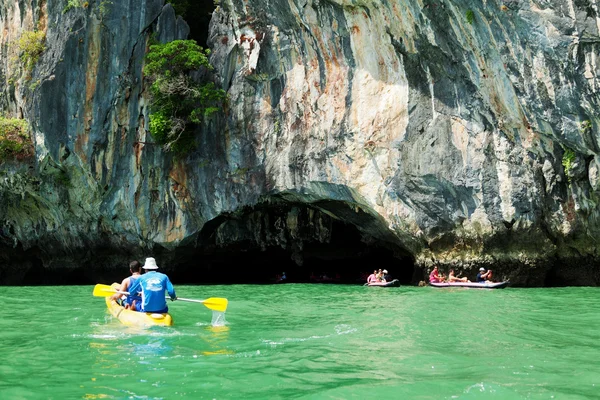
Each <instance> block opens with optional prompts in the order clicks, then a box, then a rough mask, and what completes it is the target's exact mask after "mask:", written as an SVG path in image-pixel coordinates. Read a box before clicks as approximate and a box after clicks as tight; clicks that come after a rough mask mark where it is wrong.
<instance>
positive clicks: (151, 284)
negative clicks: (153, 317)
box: [129, 271, 177, 313]
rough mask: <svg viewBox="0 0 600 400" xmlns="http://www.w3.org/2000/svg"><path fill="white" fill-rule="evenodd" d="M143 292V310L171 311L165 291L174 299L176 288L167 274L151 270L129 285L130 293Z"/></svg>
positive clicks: (155, 311)
mask: <svg viewBox="0 0 600 400" xmlns="http://www.w3.org/2000/svg"><path fill="white" fill-rule="evenodd" d="M139 291H141V292H142V307H141V308H142V309H141V311H143V312H154V313H166V312H168V311H169V308H168V307H167V300H166V299H165V291H167V292H168V293H169V296H170V297H171V298H172V299H174V298H175V297H177V296H176V295H175V288H174V287H173V284H172V283H171V281H170V280H169V277H168V276H166V275H165V274H161V273H160V272H156V271H149V272H146V273H145V274H143V275H142V276H140V277H139V279H136V281H135V282H134V284H133V286H130V287H129V292H130V293H136V292H139Z"/></svg>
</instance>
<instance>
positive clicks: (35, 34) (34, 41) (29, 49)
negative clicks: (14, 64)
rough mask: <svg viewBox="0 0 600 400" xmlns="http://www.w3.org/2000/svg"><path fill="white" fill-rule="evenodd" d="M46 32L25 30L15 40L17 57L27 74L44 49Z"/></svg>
mask: <svg viewBox="0 0 600 400" xmlns="http://www.w3.org/2000/svg"><path fill="white" fill-rule="evenodd" d="M45 43H46V33H45V32H41V31H25V32H23V34H22V35H21V37H20V38H19V40H18V41H17V51H18V53H19V59H20V60H21V62H22V63H23V68H24V69H25V71H26V72H27V74H28V75H30V74H31V71H33V67H34V66H35V64H36V63H37V61H38V59H39V58H40V56H41V55H42V53H43V52H44V50H46V44H45Z"/></svg>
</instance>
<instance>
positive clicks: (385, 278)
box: [383, 269, 392, 282]
mask: <svg viewBox="0 0 600 400" xmlns="http://www.w3.org/2000/svg"><path fill="white" fill-rule="evenodd" d="M383 281H384V282H391V281H392V276H391V275H390V274H389V272H388V270H387V269H384V270H383Z"/></svg>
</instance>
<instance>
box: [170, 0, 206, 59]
mask: <svg viewBox="0 0 600 400" xmlns="http://www.w3.org/2000/svg"><path fill="white" fill-rule="evenodd" d="M168 2H169V3H171V5H172V6H173V8H174V9H175V13H176V14H177V15H180V16H181V17H182V18H183V19H184V20H185V22H187V24H188V26H189V27H190V35H189V39H193V40H195V41H196V42H198V44H199V45H200V46H202V47H204V48H208V44H207V40H208V25H209V23H210V19H211V17H212V13H213V12H214V11H215V8H216V6H215V3H216V2H215V1H212V0H210V1H209V0H207V1H200V2H196V1H194V0H169V1H168Z"/></svg>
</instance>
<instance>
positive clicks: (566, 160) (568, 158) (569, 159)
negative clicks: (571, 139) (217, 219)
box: [562, 148, 575, 181]
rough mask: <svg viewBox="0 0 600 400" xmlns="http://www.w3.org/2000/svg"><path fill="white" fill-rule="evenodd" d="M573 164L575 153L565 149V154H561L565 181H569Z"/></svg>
mask: <svg viewBox="0 0 600 400" xmlns="http://www.w3.org/2000/svg"><path fill="white" fill-rule="evenodd" d="M574 162H575V152H574V151H573V150H571V149H569V148H566V149H565V152H564V153H563V157H562V165H563V168H564V170H565V175H567V179H569V181H570V178H569V175H570V172H571V169H572V168H573V163H574Z"/></svg>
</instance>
